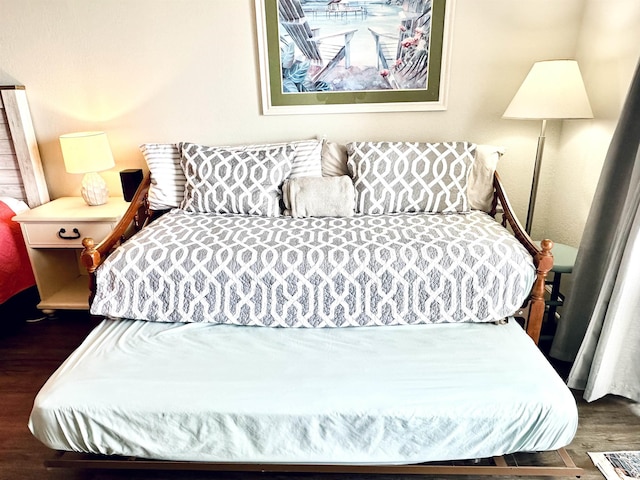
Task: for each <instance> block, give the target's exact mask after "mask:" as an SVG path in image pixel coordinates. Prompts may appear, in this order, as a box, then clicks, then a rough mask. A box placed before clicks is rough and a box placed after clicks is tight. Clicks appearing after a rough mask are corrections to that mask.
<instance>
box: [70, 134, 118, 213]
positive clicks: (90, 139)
mask: <svg viewBox="0 0 640 480" xmlns="http://www.w3.org/2000/svg"><path fill="white" fill-rule="evenodd" d="M60 148H61V149H62V157H63V158H64V165H65V169H66V171H67V172H68V173H84V174H85V176H84V178H83V179H82V188H81V193H82V198H84V201H85V202H86V203H87V205H102V204H104V203H106V202H107V200H108V199H109V190H108V189H107V184H106V183H105V181H104V179H103V178H102V177H101V176H100V175H99V174H98V173H97V172H101V171H103V170H108V169H110V168H113V166H114V165H115V162H114V161H113V154H112V153H111V147H110V146H109V140H108V139H107V134H106V133H104V132H78V133H68V134H65V135H61V136H60Z"/></svg>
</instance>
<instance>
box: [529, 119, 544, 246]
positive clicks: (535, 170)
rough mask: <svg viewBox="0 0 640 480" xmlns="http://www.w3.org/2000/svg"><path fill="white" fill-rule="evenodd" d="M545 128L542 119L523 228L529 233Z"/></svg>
mask: <svg viewBox="0 0 640 480" xmlns="http://www.w3.org/2000/svg"><path fill="white" fill-rule="evenodd" d="M546 129H547V121H546V120H542V127H541V128H540V136H539V137H538V148H537V149H536V163H535V165H534V167H533V181H532V182H531V195H530V196H529V211H528V212H527V223H526V226H525V228H524V229H525V230H526V231H527V233H529V234H530V233H531V224H532V223H533V210H534V209H535V206H536V195H537V194H538V180H539V179H540V167H541V166H542V152H543V151H544V140H545V130H546Z"/></svg>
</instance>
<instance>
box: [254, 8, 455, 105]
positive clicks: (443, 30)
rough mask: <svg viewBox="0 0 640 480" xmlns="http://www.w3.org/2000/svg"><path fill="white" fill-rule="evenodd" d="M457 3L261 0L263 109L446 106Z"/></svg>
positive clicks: (258, 17) (259, 33)
mask: <svg viewBox="0 0 640 480" xmlns="http://www.w3.org/2000/svg"><path fill="white" fill-rule="evenodd" d="M453 7H454V0H384V1H379V0H378V1H374V0H323V1H317V0H255V9H256V27H257V39H258V53H259V63H260V80H261V94H262V113H263V114H264V115H282V114H285V115H286V114H319V113H360V112H399V111H400V112H402V111H441V110H446V108H447V90H448V88H447V87H448V77H449V62H450V58H449V49H450V47H449V45H450V43H451V39H450V36H451V30H452V29H451V23H452V12H453ZM412 9H413V10H417V11H413V10H412ZM421 9H422V10H421ZM323 30H325V31H326V34H325V32H323ZM331 37H333V39H332V40H330V39H331ZM332 48H333V50H331V49H332ZM323 49H324V50H323ZM334 52H337V53H335V54H334ZM407 72H408V73H407ZM416 72H418V73H416Z"/></svg>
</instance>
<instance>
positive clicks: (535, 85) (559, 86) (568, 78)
mask: <svg viewBox="0 0 640 480" xmlns="http://www.w3.org/2000/svg"><path fill="white" fill-rule="evenodd" d="M502 118H513V119H520V120H542V127H541V129H540V136H539V137H538V147H537V149H536V160H535V165H534V169H533V181H532V183H531V195H530V197H529V210H528V212H527V223H526V226H525V230H526V231H527V233H531V224H532V222H533V211H534V208H535V205H536V195H537V192H538V180H539V177H540V168H541V165H542V152H543V150H544V141H545V130H546V128H547V120H565V119H579V118H593V113H592V112H591V106H590V105H589V99H588V97H587V92H586V90H585V88H584V82H583V81H582V75H581V74H580V68H579V67H578V62H576V61H575V60H547V61H544V62H536V63H534V64H533V67H532V68H531V71H530V72H529V74H528V75H527V77H526V78H525V79H524V82H522V85H521V86H520V89H519V90H518V91H517V92H516V95H515V96H514V97H513V100H511V103H510V104H509V106H508V107H507V109H506V110H505V112H504V115H503V116H502Z"/></svg>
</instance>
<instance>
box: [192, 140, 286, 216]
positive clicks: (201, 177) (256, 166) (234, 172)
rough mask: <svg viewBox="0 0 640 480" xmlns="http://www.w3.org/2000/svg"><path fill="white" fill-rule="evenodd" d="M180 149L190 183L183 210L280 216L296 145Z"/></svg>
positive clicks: (195, 145) (196, 146)
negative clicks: (284, 185) (284, 190)
mask: <svg viewBox="0 0 640 480" xmlns="http://www.w3.org/2000/svg"><path fill="white" fill-rule="evenodd" d="M179 148H180V151H181V158H180V165H181V166H182V170H183V171H184V175H185V178H186V184H185V190H184V198H183V199H182V202H181V203H180V208H181V209H182V210H184V211H185V212H189V213H241V214H246V215H260V216H265V217H279V216H280V200H281V198H282V191H281V186H282V182H284V179H285V178H287V177H288V176H289V174H290V173H291V157H292V154H293V147H292V146H291V145H281V146H271V147H262V148H242V149H234V148H224V147H207V146H203V145H197V144H194V143H182V144H179Z"/></svg>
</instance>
